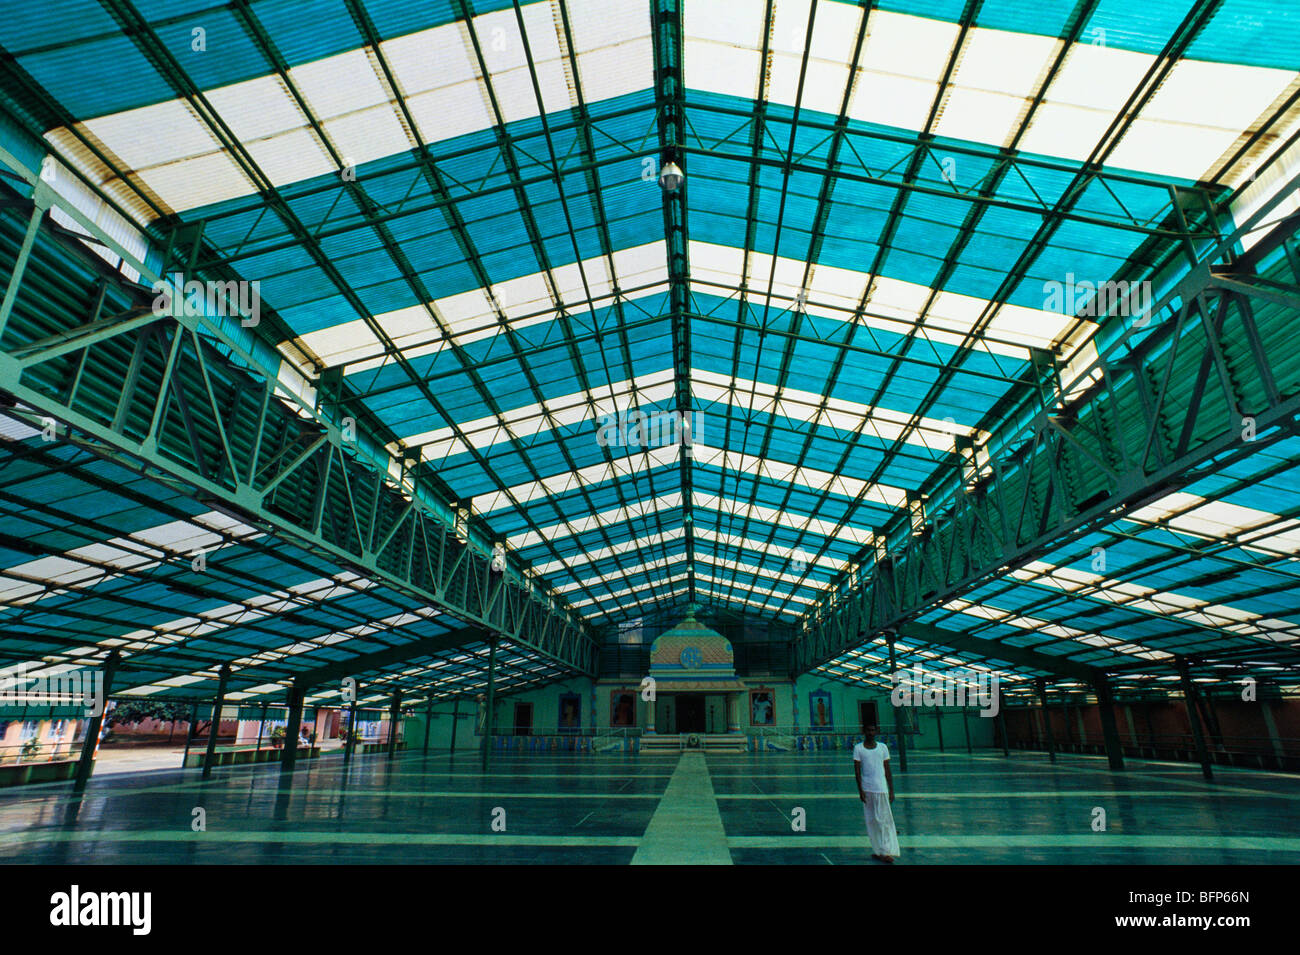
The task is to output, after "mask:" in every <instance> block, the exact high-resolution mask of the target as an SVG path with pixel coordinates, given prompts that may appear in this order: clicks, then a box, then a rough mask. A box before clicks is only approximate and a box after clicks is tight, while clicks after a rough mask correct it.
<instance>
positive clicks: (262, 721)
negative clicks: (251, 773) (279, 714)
mask: <svg viewBox="0 0 1300 955" xmlns="http://www.w3.org/2000/svg"><path fill="white" fill-rule="evenodd" d="M267 706H268V704H266V703H263V704H262V715H261V717H260V718H259V719H258V721H257V751H258V752H259V753H260V752H261V751H262V733H263V732H265V731H266V710H267Z"/></svg>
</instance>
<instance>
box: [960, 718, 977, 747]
mask: <svg viewBox="0 0 1300 955" xmlns="http://www.w3.org/2000/svg"><path fill="white" fill-rule="evenodd" d="M961 725H962V728H963V729H965V730H966V755H967V756H974V755H975V749H974V747H973V746H972V745H971V741H970V713H968V712H967V710H966V707H964V706H963V707H962V708H961Z"/></svg>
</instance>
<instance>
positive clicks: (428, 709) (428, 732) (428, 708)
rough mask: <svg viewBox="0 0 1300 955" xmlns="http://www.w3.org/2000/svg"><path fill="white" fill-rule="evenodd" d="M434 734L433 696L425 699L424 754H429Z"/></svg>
mask: <svg viewBox="0 0 1300 955" xmlns="http://www.w3.org/2000/svg"><path fill="white" fill-rule="evenodd" d="M432 735H433V697H429V698H428V699H427V700H425V701H424V755H425V756H428V755H429V737H430V736H432Z"/></svg>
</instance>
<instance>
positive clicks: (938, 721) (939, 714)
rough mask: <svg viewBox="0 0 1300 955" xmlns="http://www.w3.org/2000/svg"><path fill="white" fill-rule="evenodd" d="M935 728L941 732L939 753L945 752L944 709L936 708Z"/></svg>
mask: <svg viewBox="0 0 1300 955" xmlns="http://www.w3.org/2000/svg"><path fill="white" fill-rule="evenodd" d="M934 728H935V729H936V730H938V732H939V752H941V753H942V752H943V707H942V706H936V707H935V708H934Z"/></svg>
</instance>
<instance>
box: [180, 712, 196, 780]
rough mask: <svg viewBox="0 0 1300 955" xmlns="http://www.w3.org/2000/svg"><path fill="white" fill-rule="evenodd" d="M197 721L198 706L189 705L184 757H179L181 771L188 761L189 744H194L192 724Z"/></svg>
mask: <svg viewBox="0 0 1300 955" xmlns="http://www.w3.org/2000/svg"><path fill="white" fill-rule="evenodd" d="M198 721H199V704H197V703H191V704H190V721H189V722H188V723H186V724H185V755H184V756H182V757H181V769H184V768H185V764H186V763H187V762H189V759H190V744H191V743H192V742H194V724H195V723H197V722H198Z"/></svg>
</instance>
